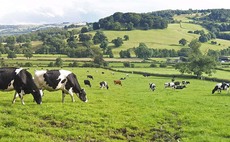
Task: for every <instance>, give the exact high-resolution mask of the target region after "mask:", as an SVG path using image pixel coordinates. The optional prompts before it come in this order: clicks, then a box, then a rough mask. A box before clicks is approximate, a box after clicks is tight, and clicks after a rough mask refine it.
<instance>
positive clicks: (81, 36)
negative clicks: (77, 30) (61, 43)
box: [79, 34, 92, 42]
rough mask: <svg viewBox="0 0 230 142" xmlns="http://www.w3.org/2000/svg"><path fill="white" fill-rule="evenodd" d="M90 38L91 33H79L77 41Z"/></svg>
mask: <svg viewBox="0 0 230 142" xmlns="http://www.w3.org/2000/svg"><path fill="white" fill-rule="evenodd" d="M91 39H92V35H91V34H80V35H79V41H82V42H84V41H89V40H91Z"/></svg>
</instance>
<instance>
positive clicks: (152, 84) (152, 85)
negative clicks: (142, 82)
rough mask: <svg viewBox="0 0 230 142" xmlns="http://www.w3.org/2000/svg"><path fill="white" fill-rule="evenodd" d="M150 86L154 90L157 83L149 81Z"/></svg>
mask: <svg viewBox="0 0 230 142" xmlns="http://www.w3.org/2000/svg"><path fill="white" fill-rule="evenodd" d="M149 88H150V89H151V90H152V91H154V90H156V85H155V84H154V83H149Z"/></svg>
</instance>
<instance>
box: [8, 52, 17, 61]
mask: <svg viewBox="0 0 230 142" xmlns="http://www.w3.org/2000/svg"><path fill="white" fill-rule="evenodd" d="M7 58H12V59H13V58H17V55H16V54H15V52H14V51H9V52H8V55H7Z"/></svg>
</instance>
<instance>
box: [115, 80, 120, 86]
mask: <svg viewBox="0 0 230 142" xmlns="http://www.w3.org/2000/svg"><path fill="white" fill-rule="evenodd" d="M113 82H114V84H115V85H116V84H119V85H121V86H122V84H121V81H120V80H114V81H113Z"/></svg>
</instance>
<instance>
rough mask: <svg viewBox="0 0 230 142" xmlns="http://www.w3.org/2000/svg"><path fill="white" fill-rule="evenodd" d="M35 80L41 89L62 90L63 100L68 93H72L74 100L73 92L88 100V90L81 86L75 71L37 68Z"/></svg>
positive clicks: (85, 100)
mask: <svg viewBox="0 0 230 142" xmlns="http://www.w3.org/2000/svg"><path fill="white" fill-rule="evenodd" d="M34 82H35V83H36V85H37V86H38V88H39V89H41V90H48V91H57V90H62V102H64V98H65V95H66V94H70V96H71V98H72V102H74V101H75V100H74V97H73V93H75V94H76V95H77V96H78V98H79V99H80V100H81V101H83V102H87V97H86V92H85V90H84V89H81V86H80V84H79V82H78V80H77V77H76V75H75V74H74V73H72V72H70V71H67V70H63V69H61V70H36V71H35V75H34Z"/></svg>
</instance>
